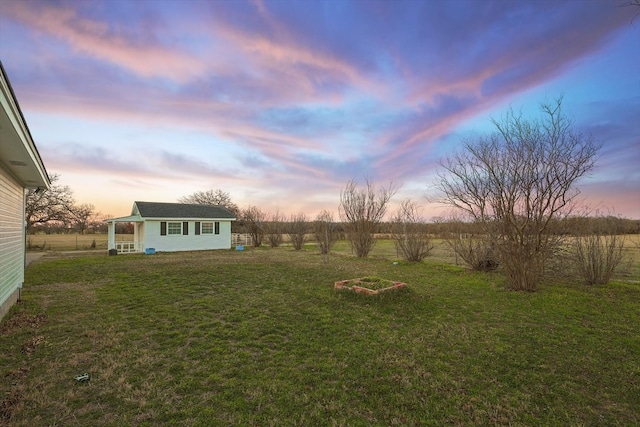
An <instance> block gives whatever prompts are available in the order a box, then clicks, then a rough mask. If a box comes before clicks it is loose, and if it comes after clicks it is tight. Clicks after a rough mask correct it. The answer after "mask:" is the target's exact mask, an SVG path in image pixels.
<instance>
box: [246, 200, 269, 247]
mask: <svg viewBox="0 0 640 427" xmlns="http://www.w3.org/2000/svg"><path fill="white" fill-rule="evenodd" d="M264 218H265V214H264V213H263V212H262V211H261V210H260V209H259V208H258V207H256V206H249V207H248V208H246V209H244V210H243V211H242V220H243V221H244V226H245V227H246V229H247V233H249V235H250V236H251V241H252V242H253V246H255V247H256V248H257V247H260V246H261V245H262V239H263V238H264Z"/></svg>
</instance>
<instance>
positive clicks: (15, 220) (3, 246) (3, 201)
mask: <svg viewBox="0 0 640 427" xmlns="http://www.w3.org/2000/svg"><path fill="white" fill-rule="evenodd" d="M23 281H24V189H23V187H22V185H20V184H18V183H17V182H16V181H15V180H14V179H13V178H12V177H11V176H10V175H9V173H8V172H7V171H6V170H5V169H4V168H3V167H2V165H0V319H2V317H3V316H4V315H5V314H6V312H7V311H8V310H9V307H11V305H13V304H14V303H15V302H16V301H17V300H18V293H19V290H18V288H19V287H21V286H22V282H23Z"/></svg>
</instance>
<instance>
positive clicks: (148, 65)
mask: <svg viewBox="0 0 640 427" xmlns="http://www.w3.org/2000/svg"><path fill="white" fill-rule="evenodd" d="M38 6H39V7H38V8H37V9H36V8H34V7H33V4H32V3H30V2H7V3H3V9H4V11H5V13H6V14H8V15H10V16H11V17H12V18H13V19H15V20H17V21H19V22H21V23H22V24H24V25H27V26H30V27H32V28H34V29H36V30H37V31H39V32H40V33H43V34H45V35H46V36H47V37H49V36H52V37H56V38H59V39H61V40H64V41H65V42H66V43H68V44H69V45H70V46H71V47H72V48H73V49H74V50H75V51H77V52H81V53H83V54H85V55H88V56H92V57H94V58H97V59H100V60H104V61H108V62H111V63H113V64H115V65H117V66H119V67H122V68H124V69H127V70H129V71H131V72H132V73H135V74H137V75H139V76H142V77H164V78H170V79H172V80H175V81H178V82H185V81H188V80H190V79H192V78H194V77H197V76H201V75H203V74H204V73H205V72H206V71H207V66H206V63H204V62H203V61H202V60H200V59H198V58H197V57H196V56H195V55H191V54H188V53H184V52H180V51H176V50H172V49H168V48H166V47H163V46H161V45H160V44H159V43H154V42H148V41H147V42H141V41H135V40H132V38H131V37H129V36H130V34H126V32H125V31H124V30H123V29H122V28H118V27H110V26H109V25H108V24H107V23H105V22H101V21H96V20H92V19H89V18H85V17H81V16H80V15H79V14H78V12H77V11H76V10H75V9H72V8H70V7H64V6H61V7H57V6H54V5H51V4H45V3H38Z"/></svg>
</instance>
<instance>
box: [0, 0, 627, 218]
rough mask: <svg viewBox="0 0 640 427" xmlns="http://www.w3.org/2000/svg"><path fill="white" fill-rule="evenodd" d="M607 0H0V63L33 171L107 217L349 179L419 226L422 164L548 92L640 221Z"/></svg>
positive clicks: (601, 191) (303, 205)
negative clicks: (34, 161) (31, 149)
mask: <svg viewBox="0 0 640 427" xmlns="http://www.w3.org/2000/svg"><path fill="white" fill-rule="evenodd" d="M624 3H626V1H625V0H601V1H598V0H583V1H559V0H558V1H556V0H554V1H531V0H526V1H515V0H514V1H511V0H498V1H482V0H472V1H438V0H432V1H429V0H423V1H402V0H398V1H392V0H384V1H365V0H360V1H339V0H328V1H313V0H300V1H284V0H283V1H267V0H264V1H260V0H256V1H240V0H232V1H222V0H219V1H204V0H199V1H195V0H193V1H190V0H184V1H164V0H151V1H118V0H104V1H28V0H27V1H22V0H21V1H14V0H0V59H1V60H2V62H3V64H4V67H5V69H6V71H7V74H8V76H9V78H10V80H11V83H12V85H13V89H14V91H15V93H16V96H17V98H18V101H19V103H20V106H21V108H22V111H23V113H24V116H25V118H26V120H27V123H28V125H29V128H30V131H31V134H32V136H33V139H34V141H35V143H36V146H37V147H38V150H39V152H40V154H41V156H42V158H43V160H44V163H45V166H46V168H47V171H48V172H49V174H52V173H57V174H60V175H61V183H62V184H63V185H68V186H69V187H71V189H72V190H73V192H74V196H75V198H76V200H77V202H78V203H91V204H93V205H94V206H95V208H96V210H98V211H100V212H102V213H103V214H109V215H110V216H126V215H128V214H129V213H130V210H131V206H132V204H133V202H134V201H136V200H141V201H156V202H175V201H177V199H178V198H180V197H181V196H186V195H189V194H191V193H193V192H196V191H206V190H208V189H218V188H219V189H222V190H224V191H227V192H228V193H229V194H230V195H231V198H232V199H233V201H234V202H235V203H236V204H237V205H238V206H240V207H241V208H244V207H247V206H249V205H255V206H258V207H260V208H261V209H262V210H263V211H265V212H273V211H275V210H276V209H277V210H279V211H280V212H282V213H285V214H290V213H296V212H299V211H302V212H304V213H306V214H307V215H308V216H310V217H315V215H316V214H317V213H318V212H319V211H321V210H322V209H328V210H330V211H333V212H334V213H335V214H336V216H337V211H338V203H339V195H340V190H341V189H342V188H344V186H345V184H346V183H347V181H348V180H350V179H355V180H357V181H359V182H364V180H365V179H366V178H368V179H369V180H370V181H372V182H374V183H376V184H379V185H385V184H388V183H389V182H390V181H393V182H394V183H396V184H397V185H402V186H401V188H400V190H399V191H398V193H397V194H396V196H395V198H394V200H395V201H396V202H399V201H400V200H401V199H403V198H407V197H410V198H412V199H413V200H415V201H417V202H418V203H419V204H421V205H422V206H423V207H424V208H425V212H424V214H425V217H427V219H432V218H433V217H436V216H442V215H445V214H446V212H447V211H446V210H445V209H442V208H441V207H438V206H437V205H435V204H433V203H429V202H428V201H427V199H426V198H425V196H426V195H428V194H432V193H433V182H434V178H435V174H436V171H437V167H438V161H439V160H441V159H442V158H443V157H446V156H447V155H451V154H452V153H453V152H455V151H456V150H458V149H459V148H460V147H461V141H463V140H465V139H469V138H473V137H474V136H478V135H483V134H487V133H489V132H491V131H492V130H493V129H492V125H491V123H490V120H491V118H492V117H493V118H497V119H499V118H500V117H501V116H502V115H503V114H504V113H505V112H506V110H507V109H508V108H509V106H512V107H513V108H514V109H516V110H522V112H523V113H524V114H525V115H527V116H530V117H532V118H533V117H538V116H539V105H540V103H541V102H543V101H549V100H551V101H552V100H553V99H555V98H557V97H558V96H561V95H562V96H563V97H564V98H563V99H564V102H563V105H564V111H565V113H566V114H567V115H568V116H569V117H571V118H572V119H573V120H574V126H575V129H576V130H578V131H581V132H583V133H584V134H585V135H592V136H593V138H594V140H595V141H596V142H597V143H600V144H602V146H603V147H602V150H601V152H600V158H599V159H598V161H597V164H596V169H595V170H594V172H593V173H592V174H591V175H590V176H589V177H587V178H585V179H582V180H580V181H579V182H578V187H579V188H580V189H581V191H582V194H581V196H580V197H581V198H582V199H584V201H585V203H587V204H588V205H589V206H591V207H592V208H595V209H598V210H600V211H604V212H606V213H611V214H615V215H618V216H623V217H627V218H636V219H637V218H640V167H639V166H640V16H637V17H635V19H634V16H635V15H636V14H637V13H638V9H640V8H637V7H623V6H621V5H623V4H624Z"/></svg>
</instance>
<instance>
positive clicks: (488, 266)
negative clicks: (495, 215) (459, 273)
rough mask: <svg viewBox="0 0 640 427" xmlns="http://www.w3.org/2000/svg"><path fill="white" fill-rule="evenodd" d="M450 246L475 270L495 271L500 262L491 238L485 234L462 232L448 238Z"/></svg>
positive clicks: (457, 255)
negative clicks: (484, 235) (477, 234)
mask: <svg viewBox="0 0 640 427" xmlns="http://www.w3.org/2000/svg"><path fill="white" fill-rule="evenodd" d="M446 241H447V243H448V244H449V246H451V249H452V250H453V252H454V253H455V254H456V259H457V257H460V258H462V260H463V261H464V262H465V263H466V264H467V265H468V266H469V267H470V268H471V269H473V270H477V271H493V270H495V269H497V268H498V266H499V265H500V262H499V261H498V258H497V256H496V252H495V250H494V248H493V245H492V243H491V239H489V238H487V237H483V236H473V235H465V234H461V235H458V236H456V237H453V236H452V237H450V238H448V239H447V240H446Z"/></svg>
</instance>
